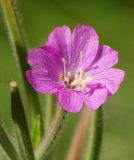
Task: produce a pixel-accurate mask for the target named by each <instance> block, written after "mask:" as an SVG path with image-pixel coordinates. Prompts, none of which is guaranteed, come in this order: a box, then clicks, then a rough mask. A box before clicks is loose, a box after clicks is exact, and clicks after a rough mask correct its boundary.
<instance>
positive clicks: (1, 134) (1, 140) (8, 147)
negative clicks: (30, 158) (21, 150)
mask: <svg viewBox="0 0 134 160" xmlns="http://www.w3.org/2000/svg"><path fill="white" fill-rule="evenodd" d="M0 145H1V146H2V147H3V149H4V150H5V152H6V153H7V155H8V156H9V157H10V158H11V159H14V160H18V154H17V151H16V149H15V148H14V146H13V144H12V143H11V141H10V139H9V138H8V136H7V134H6V132H5V131H4V129H3V128H2V126H1V124H0Z"/></svg>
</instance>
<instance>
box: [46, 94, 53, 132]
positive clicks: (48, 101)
mask: <svg viewBox="0 0 134 160" xmlns="http://www.w3.org/2000/svg"><path fill="white" fill-rule="evenodd" d="M52 96H53V95H47V97H46V107H45V117H44V118H45V119H44V123H45V132H47V130H48V129H49V127H50V124H51V120H52V112H53V108H52V107H53V106H52V100H53V97H52Z"/></svg>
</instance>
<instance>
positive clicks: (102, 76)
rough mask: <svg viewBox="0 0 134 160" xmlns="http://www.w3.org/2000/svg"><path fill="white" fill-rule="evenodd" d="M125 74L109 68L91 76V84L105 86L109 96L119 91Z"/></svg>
mask: <svg viewBox="0 0 134 160" xmlns="http://www.w3.org/2000/svg"><path fill="white" fill-rule="evenodd" d="M124 75H125V72H124V71H122V70H120V69H115V68H110V69H107V70H105V71H103V72H100V73H98V74H95V75H93V82H96V83H100V84H102V85H103V86H105V87H106V88H107V89H108V91H109V92H110V94H114V93H116V92H117V90H118V89H119V85H120V84H121V82H122V81H123V79H124Z"/></svg>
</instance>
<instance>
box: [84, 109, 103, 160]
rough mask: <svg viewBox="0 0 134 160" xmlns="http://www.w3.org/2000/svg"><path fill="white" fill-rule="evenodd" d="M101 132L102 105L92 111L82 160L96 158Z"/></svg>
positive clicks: (99, 146)
mask: <svg viewBox="0 0 134 160" xmlns="http://www.w3.org/2000/svg"><path fill="white" fill-rule="evenodd" d="M102 134H103V107H102V106H101V107H100V108H99V109H97V110H96V111H92V120H91V128H90V135H89V138H87V146H86V151H85V153H84V158H83V159H84V160H98V159H99V154H100V149H101V141H102Z"/></svg>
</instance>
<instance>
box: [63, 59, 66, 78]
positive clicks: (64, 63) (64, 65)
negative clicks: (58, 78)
mask: <svg viewBox="0 0 134 160" xmlns="http://www.w3.org/2000/svg"><path fill="white" fill-rule="evenodd" d="M62 62H63V69H64V76H65V75H66V60H65V59H64V58H62Z"/></svg>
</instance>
